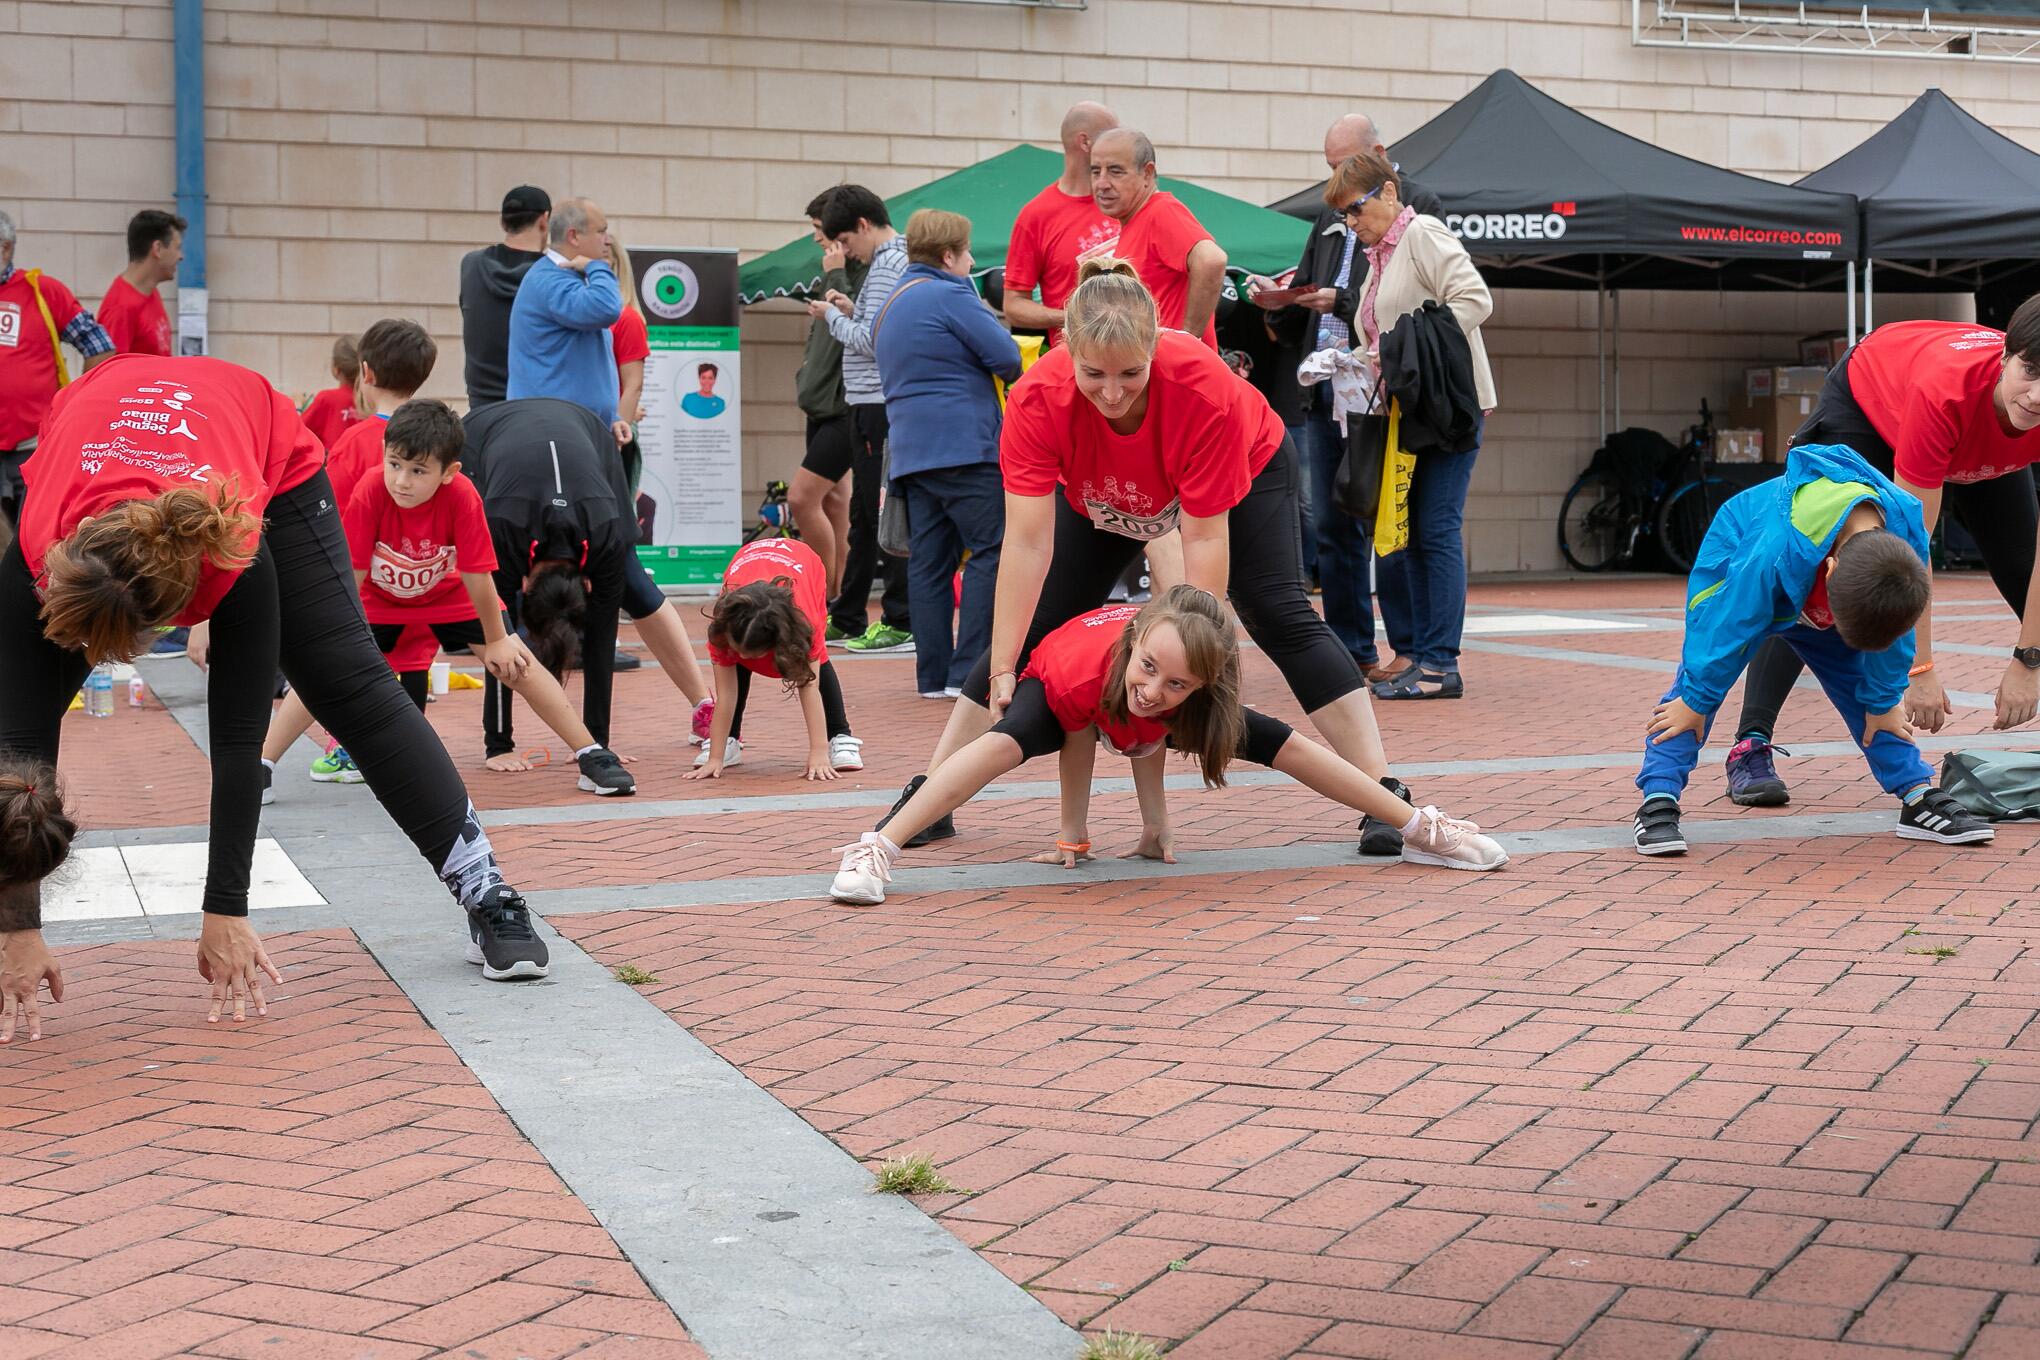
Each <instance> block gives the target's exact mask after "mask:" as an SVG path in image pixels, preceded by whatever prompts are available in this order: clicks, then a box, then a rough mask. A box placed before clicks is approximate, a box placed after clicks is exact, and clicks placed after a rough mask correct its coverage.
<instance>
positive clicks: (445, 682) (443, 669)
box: [432, 661, 453, 694]
mask: <svg viewBox="0 0 2040 1360" xmlns="http://www.w3.org/2000/svg"><path fill="white" fill-rule="evenodd" d="M452 687H453V663H452V662H451V661H435V662H433V663H432V692H433V693H434V694H445V693H446V692H447V691H448V690H450V689H451V688H452Z"/></svg>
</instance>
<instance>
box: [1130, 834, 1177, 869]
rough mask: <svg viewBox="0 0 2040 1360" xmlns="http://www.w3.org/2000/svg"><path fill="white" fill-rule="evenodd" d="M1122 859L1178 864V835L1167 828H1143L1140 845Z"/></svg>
mask: <svg viewBox="0 0 2040 1360" xmlns="http://www.w3.org/2000/svg"><path fill="white" fill-rule="evenodd" d="M1119 857H1120V858H1121V859H1158V860H1160V861H1161V862H1162V863H1164V864H1174V863H1175V862H1176V834H1175V833H1174V832H1173V831H1171V830H1169V828H1167V827H1166V826H1161V827H1153V826H1150V827H1142V828H1141V832H1140V844H1138V845H1136V846H1134V847H1133V849H1131V850H1128V851H1126V852H1124V853H1123V854H1121V855H1120V856H1119Z"/></svg>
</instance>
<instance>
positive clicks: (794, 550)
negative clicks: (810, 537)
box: [687, 538, 864, 779]
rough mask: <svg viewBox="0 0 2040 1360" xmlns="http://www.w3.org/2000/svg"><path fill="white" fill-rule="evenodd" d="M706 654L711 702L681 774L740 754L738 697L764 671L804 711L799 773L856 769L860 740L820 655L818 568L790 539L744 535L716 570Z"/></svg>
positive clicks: (822, 575)
mask: <svg viewBox="0 0 2040 1360" xmlns="http://www.w3.org/2000/svg"><path fill="white" fill-rule="evenodd" d="M707 612H708V659H709V661H710V662H711V663H713V664H714V666H715V709H714V716H713V717H712V718H711V720H710V722H709V733H708V745H707V746H705V747H703V748H702V750H701V754H700V755H699V756H697V757H695V760H694V771H693V773H691V774H689V775H688V776H687V778H689V779H715V778H718V777H720V776H721V774H722V772H723V769H724V767H725V766H729V765H735V764H736V763H737V762H738V761H740V760H742V759H743V758H744V743H743V742H742V741H741V740H740V739H739V738H740V734H741V733H742V731H743V724H744V705H745V703H746V702H747V701H748V700H749V698H750V694H751V677H752V676H753V675H764V676H769V677H771V678H772V679H774V680H778V681H781V682H783V683H784V685H785V687H786V689H787V691H788V692H789V693H793V694H798V695H799V696H800V710H801V714H802V716H803V717H805V718H806V719H807V733H808V758H807V778H809V779H834V778H835V777H836V774H837V772H838V771H841V770H861V769H863V768H864V755H863V749H864V743H863V742H862V741H860V740H858V739H857V738H856V737H853V736H851V735H850V719H849V717H848V716H847V715H846V714H845V713H844V711H843V686H842V684H841V683H840V682H839V681H838V680H837V679H836V668H835V667H834V666H833V665H831V664H830V663H829V649H828V644H827V642H826V640H825V637H824V632H823V629H824V627H825V625H826V624H827V623H828V618H829V601H828V581H827V572H826V570H825V569H824V568H823V566H822V559H821V558H820V557H818V556H816V555H815V550H814V549H813V548H810V547H809V546H808V545H807V544H805V543H802V542H800V541H799V540H797V539H791V538H768V539H760V540H759V541H758V542H756V543H751V544H747V545H746V546H744V547H743V548H741V549H739V550H738V552H737V555H736V556H735V557H733V558H731V559H730V565H729V567H728V569H727V570H725V571H724V572H723V588H722V594H720V595H718V596H717V597H716V601H715V603H714V604H713V605H711V606H709V608H708V611H707Z"/></svg>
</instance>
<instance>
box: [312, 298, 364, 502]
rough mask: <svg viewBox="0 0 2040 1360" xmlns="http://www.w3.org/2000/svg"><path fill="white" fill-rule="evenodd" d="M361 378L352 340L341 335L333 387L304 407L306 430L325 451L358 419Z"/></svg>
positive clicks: (335, 350) (358, 356)
mask: <svg viewBox="0 0 2040 1360" xmlns="http://www.w3.org/2000/svg"><path fill="white" fill-rule="evenodd" d="M360 376H361V354H360V352H359V351H358V350H357V349H356V348H355V341H354V337H353V336H351V335H343V336H341V337H340V338H339V339H337V340H335V341H334V342H333V382H334V386H332V387H329V388H327V389H326V390H325V391H323V392H318V393H315V394H313V396H312V399H311V400H310V401H309V402H307V403H306V404H305V412H304V422H305V428H306V429H308V430H310V431H311V432H312V433H313V434H315V435H317V436H318V437H319V442H320V443H321V444H324V445H325V446H326V447H327V448H328V449H330V448H332V447H333V441H334V440H336V439H338V438H339V437H340V436H341V435H342V434H343V433H345V432H346V429H347V427H348V426H349V425H351V424H353V423H354V422H355V421H356V420H359V419H360V418H361V417H360V413H359V412H358V411H356V410H355V409H354V384H355V382H356V381H357V380H358V379H359V378H360ZM340 503H341V504H342V505H345V504H346V503H347V502H346V498H345V497H342V498H341V502H340Z"/></svg>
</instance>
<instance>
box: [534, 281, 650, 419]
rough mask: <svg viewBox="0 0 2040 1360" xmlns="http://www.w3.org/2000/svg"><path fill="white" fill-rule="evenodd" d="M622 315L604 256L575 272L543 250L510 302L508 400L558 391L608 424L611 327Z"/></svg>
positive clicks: (612, 387)
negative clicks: (515, 296)
mask: <svg viewBox="0 0 2040 1360" xmlns="http://www.w3.org/2000/svg"><path fill="white" fill-rule="evenodd" d="M621 315H623V293H622V292H621V291H620V290H619V289H618V288H617V286H616V271H615V270H613V269H611V268H610V267H609V264H608V262H607V261H606V260H596V261H593V262H592V263H590V264H589V266H588V268H587V270H586V271H585V272H577V271H575V270H572V269H569V268H567V267H566V266H565V265H563V264H561V263H560V262H559V261H558V260H556V259H554V258H553V256H552V255H551V254H550V253H547V254H546V255H543V256H541V257H540V258H539V260H538V262H537V263H536V264H534V265H532V266H531V268H530V269H529V270H527V271H526V272H525V275H524V282H523V283H521V284H519V285H518V286H517V300H516V301H515V302H513V303H512V304H511V305H510V379H509V383H508V385H507V387H506V389H505V390H506V392H507V395H508V398H509V400H511V401H517V400H519V399H520V398H523V397H557V398H559V399H560V400H561V401H571V402H573V403H574V404H575V405H576V406H585V407H587V408H588V409H589V410H591V411H593V412H594V413H595V414H596V415H597V416H599V417H600V418H601V420H602V423H603V424H604V425H609V424H613V423H614V422H615V420H616V401H617V395H618V388H617V380H616V351H615V349H614V348H613V346H612V345H611V342H610V338H609V328H610V327H611V326H613V325H615V324H616V319H617V318H618V317H619V316H621Z"/></svg>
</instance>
